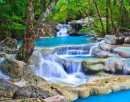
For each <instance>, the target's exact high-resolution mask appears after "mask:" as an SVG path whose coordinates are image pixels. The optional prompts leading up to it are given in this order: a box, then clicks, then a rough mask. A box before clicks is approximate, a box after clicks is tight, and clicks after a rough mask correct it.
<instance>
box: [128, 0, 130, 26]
mask: <svg viewBox="0 0 130 102" xmlns="http://www.w3.org/2000/svg"><path fill="white" fill-rule="evenodd" d="M128 14H129V15H128V17H129V18H128V19H129V20H128V23H129V25H130V0H129V11H128Z"/></svg>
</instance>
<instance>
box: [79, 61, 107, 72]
mask: <svg viewBox="0 0 130 102" xmlns="http://www.w3.org/2000/svg"><path fill="white" fill-rule="evenodd" d="M105 60H106V59H91V60H84V61H82V62H81V65H82V70H83V71H84V72H85V73H86V74H96V73H98V72H100V71H104V70H105Z"/></svg>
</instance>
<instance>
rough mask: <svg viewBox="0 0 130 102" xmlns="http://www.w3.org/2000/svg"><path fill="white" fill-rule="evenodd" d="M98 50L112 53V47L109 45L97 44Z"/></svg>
mask: <svg viewBox="0 0 130 102" xmlns="http://www.w3.org/2000/svg"><path fill="white" fill-rule="evenodd" d="M99 48H100V49H101V50H104V51H109V52H112V50H113V49H112V47H111V45H110V44H106V43H99Z"/></svg>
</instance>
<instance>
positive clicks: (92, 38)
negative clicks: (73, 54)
mask: <svg viewBox="0 0 130 102" xmlns="http://www.w3.org/2000/svg"><path fill="white" fill-rule="evenodd" d="M86 40H94V41H95V40H97V38H96V37H91V38H89V39H86Z"/></svg>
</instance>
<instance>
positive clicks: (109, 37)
mask: <svg viewBox="0 0 130 102" xmlns="http://www.w3.org/2000/svg"><path fill="white" fill-rule="evenodd" d="M115 37H116V36H115V35H106V36H105V43H107V44H111V43H113V40H114V38H115Z"/></svg>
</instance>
